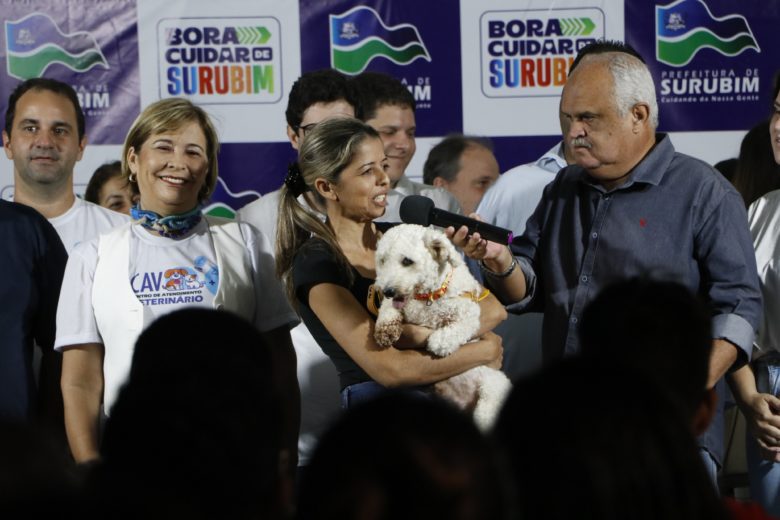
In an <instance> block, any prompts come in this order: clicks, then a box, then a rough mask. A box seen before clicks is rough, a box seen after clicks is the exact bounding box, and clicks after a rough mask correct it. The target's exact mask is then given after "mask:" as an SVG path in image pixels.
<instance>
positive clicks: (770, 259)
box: [730, 83, 780, 516]
mask: <svg viewBox="0 0 780 520" xmlns="http://www.w3.org/2000/svg"><path fill="white" fill-rule="evenodd" d="M773 99H774V105H773V108H772V117H771V119H770V120H769V125H768V132H767V133H765V134H764V136H763V137H764V140H765V141H768V142H769V150H766V149H765V150H764V152H763V153H764V154H765V155H766V157H753V158H751V162H755V163H761V162H766V161H770V160H771V161H773V162H774V163H775V164H776V165H780V83H778V84H776V85H775V89H774V97H773ZM767 137H768V138H769V139H767ZM741 161H742V158H741V157H740V163H741ZM748 220H749V222H750V233H751V235H752V237H753V246H754V248H755V254H756V262H757V263H758V274H759V277H760V283H761V292H762V294H763V296H764V317H763V320H762V321H761V323H760V327H759V329H758V336H757V337H756V341H755V354H754V356H753V361H752V362H751V363H750V365H746V366H744V367H742V368H741V369H740V370H738V371H736V372H734V373H733V374H732V375H731V381H730V382H731V389H732V392H733V393H734V398H735V400H736V402H737V405H738V406H739V407H740V410H742V413H743V414H744V415H745V418H746V419H747V425H748V429H749V431H750V432H751V435H748V436H747V437H746V444H747V445H746V452H747V462H748V475H749V477H750V495H751V497H752V498H753V499H754V500H756V501H757V502H759V503H760V504H761V505H762V506H764V508H766V510H767V511H768V512H769V513H770V514H773V515H775V516H780V398H778V395H780V319H779V318H780V190H774V191H770V192H769V193H767V194H765V195H763V196H762V197H759V198H758V199H757V200H756V201H755V202H753V203H752V204H751V205H750V207H749V208H748Z"/></svg>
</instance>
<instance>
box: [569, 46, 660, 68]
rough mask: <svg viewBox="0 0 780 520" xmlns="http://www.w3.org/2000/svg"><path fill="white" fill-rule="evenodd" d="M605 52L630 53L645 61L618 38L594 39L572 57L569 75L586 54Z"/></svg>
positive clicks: (643, 61)
mask: <svg viewBox="0 0 780 520" xmlns="http://www.w3.org/2000/svg"><path fill="white" fill-rule="evenodd" d="M607 52H622V53H623V54H630V55H631V56H633V57H634V58H636V59H638V60H639V61H641V62H642V63H645V59H644V58H643V57H642V55H641V54H639V52H638V51H637V50H636V49H634V48H633V47H632V46H630V45H629V44H627V43H625V42H621V41H619V40H596V41H595V42H592V43H589V44H587V45H586V46H585V47H583V48H582V49H580V51H579V52H578V53H577V57H576V58H574V62H573V63H572V64H571V67H569V75H571V73H572V72H574V69H575V68H577V65H579V63H580V61H582V58H584V57H585V56H587V55H588V54H605V53H607ZM645 65H647V63H645Z"/></svg>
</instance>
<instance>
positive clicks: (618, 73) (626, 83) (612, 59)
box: [588, 52, 658, 129]
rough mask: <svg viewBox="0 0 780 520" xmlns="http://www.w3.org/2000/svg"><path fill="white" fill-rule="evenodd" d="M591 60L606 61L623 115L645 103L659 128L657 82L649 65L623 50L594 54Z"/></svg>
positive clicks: (618, 106)
mask: <svg viewBox="0 0 780 520" xmlns="http://www.w3.org/2000/svg"><path fill="white" fill-rule="evenodd" d="M588 61H590V62H598V61H601V62H606V64H607V66H608V68H609V72H610V73H611V74H612V83H613V88H614V96H615V99H614V102H615V107H616V108H617V112H618V115H620V116H621V117H623V116H625V115H626V114H628V112H629V111H630V110H631V109H632V108H633V107H634V105H636V104H637V103H645V104H647V105H648V107H649V110H650V126H651V127H652V128H653V129H656V128H658V101H657V100H656V97H655V84H654V83H653V77H652V76H651V75H650V70H649V69H648V68H647V65H645V64H644V63H642V62H641V61H640V60H638V59H637V58H635V57H633V56H631V55H629V54H626V53H622V52H610V53H604V54H593V55H591V56H589V57H588Z"/></svg>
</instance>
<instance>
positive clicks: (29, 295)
mask: <svg viewBox="0 0 780 520" xmlns="http://www.w3.org/2000/svg"><path fill="white" fill-rule="evenodd" d="M0 240H2V243H3V247H2V248H0V266H2V267H3V273H4V275H5V277H4V279H3V283H2V284H0V301H1V302H2V306H1V307H0V331H2V333H0V419H2V420H5V421H18V422H28V421H34V420H37V419H41V418H42V419H44V423H45V424H46V426H49V427H52V428H54V429H55V431H56V433H58V434H61V435H62V438H64V430H63V419H62V397H61V394H60V390H59V388H60V386H59V382H60V364H61V359H60V355H59V354H58V353H57V352H54V350H53V349H52V347H53V345H54V325H55V317H56V312H57V301H58V299H59V295H60V284H61V283H62V275H63V273H64V272H65V262H67V260H68V255H67V254H66V253H65V248H64V247H63V245H62V242H61V241H60V239H59V237H58V236H57V232H56V231H55V230H54V227H52V225H51V224H49V223H48V222H47V221H46V219H45V218H43V216H41V215H40V214H39V213H38V212H37V211H35V210H34V209H32V208H29V207H27V206H23V205H21V204H15V203H13V202H7V201H4V200H0ZM34 343H37V344H38V345H39V346H40V347H41V351H42V353H43V358H42V361H41V369H40V376H39V381H40V383H39V384H38V385H36V383H35V377H34V369H33V344H34Z"/></svg>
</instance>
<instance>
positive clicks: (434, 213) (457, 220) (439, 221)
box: [399, 195, 514, 245]
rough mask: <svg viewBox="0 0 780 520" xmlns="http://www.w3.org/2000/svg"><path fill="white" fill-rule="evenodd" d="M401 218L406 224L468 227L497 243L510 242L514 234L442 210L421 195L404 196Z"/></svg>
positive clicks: (400, 211) (471, 230) (472, 231)
mask: <svg viewBox="0 0 780 520" xmlns="http://www.w3.org/2000/svg"><path fill="white" fill-rule="evenodd" d="M399 213H400V215H401V220H402V221H403V222H404V223H406V224H419V225H421V226H430V225H431V224H433V225H434V226H440V227H449V226H452V227H454V228H455V230H456V231H457V230H458V228H460V227H461V226H466V227H467V228H469V235H473V234H474V233H479V235H480V236H481V237H482V238H484V239H485V240H490V241H491V242H497V243H499V244H507V245H508V244H510V243H511V242H512V239H513V238H514V235H513V234H512V231H511V230H509V229H504V228H501V227H498V226H494V225H492V224H488V223H486V222H480V221H479V220H476V219H473V218H469V217H464V216H463V215H458V214H457V213H451V212H449V211H444V210H443V209H439V208H437V207H436V206H434V204H433V201H432V200H431V199H429V198H428V197H423V196H422V195H409V196H407V197H404V199H403V200H402V201H401V207H400V208H399Z"/></svg>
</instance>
